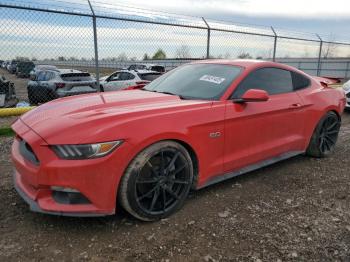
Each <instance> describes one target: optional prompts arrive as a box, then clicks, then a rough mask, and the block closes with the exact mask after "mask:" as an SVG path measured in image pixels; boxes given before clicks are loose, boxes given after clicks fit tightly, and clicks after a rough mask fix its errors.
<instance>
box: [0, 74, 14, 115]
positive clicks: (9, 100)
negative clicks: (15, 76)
mask: <svg viewBox="0 0 350 262" xmlns="http://www.w3.org/2000/svg"><path fill="white" fill-rule="evenodd" d="M17 102H18V99H17V98H16V90H15V85H14V83H12V82H10V81H9V80H7V79H6V78H5V77H4V76H2V75H0V108H1V107H13V106H15V105H16V104H17Z"/></svg>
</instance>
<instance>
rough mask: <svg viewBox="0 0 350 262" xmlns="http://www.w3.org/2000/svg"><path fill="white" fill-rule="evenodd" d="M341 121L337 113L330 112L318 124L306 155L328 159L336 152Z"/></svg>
mask: <svg viewBox="0 0 350 262" xmlns="http://www.w3.org/2000/svg"><path fill="white" fill-rule="evenodd" d="M340 125H341V121H340V119H339V117H338V116H337V114H336V113H334V112H328V113H327V114H326V115H324V116H323V117H322V118H321V120H320V122H319V123H318V125H317V127H316V129H315V131H314V133H313V135H312V137H311V141H310V144H309V147H308V148H307V151H306V153H307V154H308V155H309V156H313V157H326V156H328V155H329V154H331V153H332V152H333V151H334V148H335V144H336V142H337V139H338V134H339V129H340Z"/></svg>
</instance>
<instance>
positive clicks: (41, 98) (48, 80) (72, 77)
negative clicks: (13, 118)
mask: <svg viewBox="0 0 350 262" xmlns="http://www.w3.org/2000/svg"><path fill="white" fill-rule="evenodd" d="M27 91H28V98H29V102H30V103H31V104H34V105H35V104H39V103H45V102H48V101H50V100H53V99H56V98H60V97H65V96H72V95H79V94H88V93H95V92H97V91H98V89H97V82H96V80H95V79H94V78H93V77H91V75H90V74H89V73H88V72H82V71H79V70H74V69H52V70H42V71H39V72H37V74H36V77H35V79H34V78H31V80H30V81H29V82H28V86H27Z"/></svg>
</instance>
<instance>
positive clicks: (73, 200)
mask: <svg viewBox="0 0 350 262" xmlns="http://www.w3.org/2000/svg"><path fill="white" fill-rule="evenodd" d="M51 190H52V198H53V199H54V200H55V201H56V202H57V203H59V204H65V205H79V204H91V202H90V200H89V199H87V198H86V197H85V196H84V195H83V194H82V193H80V192H79V191H78V190H76V189H73V188H69V187H59V186H52V187H51Z"/></svg>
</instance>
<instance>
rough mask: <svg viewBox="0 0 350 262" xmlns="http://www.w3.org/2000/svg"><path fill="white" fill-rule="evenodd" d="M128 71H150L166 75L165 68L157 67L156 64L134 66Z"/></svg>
mask: <svg viewBox="0 0 350 262" xmlns="http://www.w3.org/2000/svg"><path fill="white" fill-rule="evenodd" d="M127 70H129V71H132V70H136V71H139V70H149V71H156V72H159V73H164V72H165V67H164V66H162V65H156V64H133V65H130V66H129V67H128V68H127Z"/></svg>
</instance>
